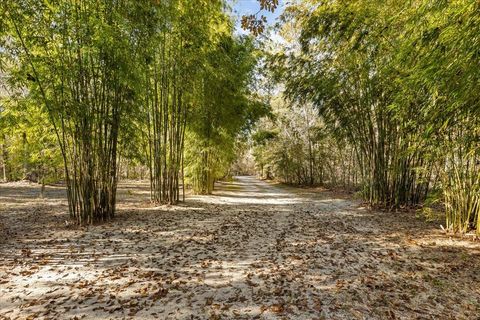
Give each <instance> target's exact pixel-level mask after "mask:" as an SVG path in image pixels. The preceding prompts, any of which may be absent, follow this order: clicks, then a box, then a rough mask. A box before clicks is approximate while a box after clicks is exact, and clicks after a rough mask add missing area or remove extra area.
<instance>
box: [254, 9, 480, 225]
mask: <svg viewBox="0 0 480 320" xmlns="http://www.w3.org/2000/svg"><path fill="white" fill-rule="evenodd" d="M479 13H480V4H479V3H478V1H474V0H468V1H440V0H434V1H407V2H405V1H394V0H389V1H376V2H375V1H374V2H372V1H363V0H355V1H328V2H324V1H316V0H309V1H302V2H298V3H297V4H295V5H292V6H290V7H288V8H287V9H286V11H285V13H284V16H283V19H282V20H283V23H282V26H281V27H280V31H279V32H280V33H281V34H282V35H283V36H284V39H286V44H283V45H282V46H281V48H279V49H278V48H277V49H274V50H273V51H272V57H271V59H270V69H271V72H272V74H273V76H274V77H275V78H276V79H277V81H278V82H279V83H280V84H281V85H282V86H284V88H285V90H284V92H283V98H285V99H286V102H284V104H286V105H287V107H288V106H290V107H289V108H290V109H291V110H293V111H294V113H296V114H298V115H299V116H301V114H302V112H304V111H305V110H308V105H312V106H313V107H314V108H315V109H316V110H317V111H318V115H310V116H307V120H308V119H310V120H309V121H310V122H312V123H311V125H308V124H307V123H304V124H303V125H301V123H302V121H301V120H297V121H296V124H295V125H294V126H293V127H296V128H299V127H302V128H303V129H297V131H298V132H297V133H296V134H297V137H301V136H304V138H301V139H299V138H295V139H294V140H295V141H296V142H298V143H297V144H300V146H299V147H298V148H297V149H293V150H292V151H290V152H284V151H283V150H285V149H286V148H288V147H293V146H294V145H293V144H292V143H288V139H287V138H285V137H286V135H285V134H287V136H288V134H290V135H292V134H295V130H292V129H291V128H292V126H291V125H289V124H288V122H291V117H290V120H289V121H287V122H286V123H285V121H283V123H282V121H281V118H280V120H279V119H278V117H277V118H276V119H275V120H274V125H273V130H265V128H268V126H267V127H265V126H263V127H262V130H258V132H257V134H256V135H257V137H258V139H257V141H256V142H255V144H256V146H257V147H256V150H257V151H256V152H257V154H256V158H257V162H258V161H259V159H260V161H261V160H262V159H265V158H267V161H264V163H263V166H264V165H265V163H266V164H268V166H269V167H270V168H273V171H274V174H275V175H276V176H279V177H282V178H283V180H285V181H287V182H296V183H301V184H311V183H312V182H316V183H321V182H322V178H321V176H322V174H321V173H320V172H321V171H322V170H323V169H321V170H319V171H318V172H317V173H314V174H312V173H313V172H314V170H312V169H310V168H311V165H312V161H317V162H316V163H317V164H316V166H317V167H318V168H324V167H325V166H327V168H329V169H328V170H329V171H330V172H331V174H330V175H331V176H342V175H343V172H344V171H345V168H349V167H350V173H349V174H350V175H351V174H352V172H357V173H358V180H357V181H356V182H355V184H356V185H357V186H358V187H360V188H361V193H362V195H363V198H364V199H365V200H366V201H368V202H369V203H370V204H371V205H373V206H377V207H384V208H388V209H399V208H405V207H418V206H422V205H423V206H424V209H427V207H428V206H429V205H430V204H432V203H438V202H441V203H444V206H445V210H446V228H447V229H448V230H450V231H455V232H466V231H468V230H470V229H476V231H477V233H480V131H479V130H480V122H479V121H480V105H479V102H478V101H480V100H479V96H478V94H479V90H478V88H479V83H480V82H479V80H480V79H479V77H480V73H479V72H478V65H479V61H480V55H479V51H478V48H479V47H480V46H479V45H480V43H479V41H480V40H479V38H478V34H479V31H480V14H479ZM298 108H300V109H298ZM295 110H297V111H295ZM301 110H304V111H301ZM278 112H280V111H278ZM278 112H277V115H278V114H279V113H278ZM280 115H281V112H280ZM303 122H305V121H303ZM270 123H272V122H271V121H270ZM289 127H290V129H289ZM278 128H283V129H278ZM282 130H286V131H284V133H282ZM302 130H303V131H302ZM307 132H312V133H313V132H316V133H315V134H316V135H317V137H316V138H314V139H312V136H311V134H310V136H309V135H308V134H306V133H307ZM282 135H283V137H282ZM325 137H327V138H328V139H326V138H325ZM266 138H268V139H267V141H270V142H269V143H267V146H268V147H267V148H265V147H264V146H263V145H265V142H264V141H266V140H265V139H266ZM329 139H333V141H332V140H329ZM262 141H263V142H262ZM282 141H284V142H287V145H286V146H284V147H281V148H280V149H279V150H278V151H279V153H282V154H283V159H284V160H283V161H284V162H285V163H289V165H287V164H285V163H284V164H279V163H278V161H279V157H273V159H272V158H270V160H269V159H268V155H269V151H265V150H264V149H267V150H268V149H271V148H272V145H275V144H276V145H279V144H281V142H282ZM301 141H304V142H301ZM328 141H330V143H332V142H333V144H332V145H331V147H329V148H328V150H330V151H331V152H329V154H327V155H326V156H320V157H316V156H313V157H312V153H311V151H310V152H309V151H308V150H311V146H312V142H313V143H314V144H317V145H319V144H324V143H326V142H328ZM309 148H310V149H309ZM286 150H288V149H286ZM319 150H321V148H320V149H318V150H317V151H315V152H316V154H319V152H320V151H319ZM332 154H343V156H342V157H341V158H339V159H337V160H333V162H332V161H331V160H329V159H332ZM302 155H303V156H302ZM302 157H303V159H304V160H302ZM333 158H335V157H333ZM315 159H316V160H315ZM292 161H293V162H292ZM319 161H320V162H319ZM328 162H330V163H331V165H329V164H328ZM289 166H290V168H291V170H288V172H285V168H288V167H289ZM352 167H353V168H354V169H353V171H352V169H351V168H352ZM302 170H303V173H302ZM347 170H349V169H347ZM292 175H294V176H295V178H293V179H292ZM332 179H334V178H330V179H329V180H331V181H333V180H332ZM331 181H330V182H329V183H331ZM337 181H338V179H337ZM337 184H338V183H337Z"/></svg>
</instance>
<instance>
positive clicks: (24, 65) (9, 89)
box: [0, 0, 258, 224]
mask: <svg viewBox="0 0 480 320" xmlns="http://www.w3.org/2000/svg"><path fill="white" fill-rule="evenodd" d="M1 18H2V19H1V21H2V22H1V26H0V27H1V30H2V33H1V39H0V41H1V48H2V50H1V52H0V54H1V58H2V64H1V65H0V68H1V70H2V80H4V79H5V81H4V82H3V81H2V82H3V84H2V95H1V105H2V107H1V110H0V111H1V115H2V120H5V121H2V125H1V128H0V130H2V160H3V170H4V178H5V180H8V179H15V177H17V179H18V178H26V177H27V176H28V175H30V176H31V175H32V174H33V175H35V176H40V175H41V176H42V181H46V180H45V179H44V178H45V177H49V178H50V179H52V180H54V179H57V180H58V179H64V180H65V182H66V185H67V191H68V192H67V193H68V203H69V210H70V214H71V216H72V218H73V219H74V220H75V221H76V222H77V223H78V224H92V223H96V222H101V221H105V220H109V219H112V218H113V217H114V214H115V203H116V199H115V197H116V189H117V183H118V179H119V172H120V170H121V168H120V165H121V164H122V163H125V161H122V160H124V159H126V158H128V159H129V161H130V160H131V161H132V162H134V163H136V165H137V167H138V166H141V167H146V168H148V172H149V176H150V184H151V199H152V201H154V202H156V203H169V204H175V203H177V202H178V201H179V200H180V199H181V195H183V197H184V192H185V191H184V188H185V184H186V183H189V182H188V181H194V185H195V186H196V187H195V191H198V192H211V190H212V187H209V186H207V184H209V183H210V184H211V182H210V181H211V180H212V179H214V178H217V179H218V178H220V177H221V176H223V175H225V174H226V170H227V168H228V163H229V162H231V161H233V154H234V143H233V141H234V140H235V138H236V136H237V135H238V134H239V133H240V131H241V130H242V129H243V128H244V127H245V124H246V123H247V122H248V121H250V120H252V121H254V119H253V118H251V117H253V116H254V115H253V113H251V112H249V111H248V110H251V109H252V108H253V106H255V105H258V102H256V100H255V99H254V98H253V96H252V95H251V94H250V91H249V89H248V86H249V79H250V77H249V75H250V73H251V71H252V68H253V67H254V65H255V59H256V58H255V56H256V54H255V48H254V46H253V45H252V43H251V41H250V40H248V39H246V38H241V37H239V36H234V35H233V22H232V20H231V18H230V16H229V15H228V13H227V11H226V3H225V2H223V1H220V0H218V1H211V0H209V1H206V0H204V1H188V0H174V1H131V0H102V1H93V0H50V1H29V0H24V1H9V0H8V1H6V2H4V3H2V12H1ZM219 54H222V55H223V59H224V60H225V61H230V62H229V63H227V62H225V63H218V61H217V60H216V58H217V57H218V55H219ZM233 61H239V62H240V65H241V66H242V67H241V68H237V67H236V65H235V64H234V63H233ZM242 61H244V62H242ZM215 90H222V93H223V95H220V96H216V97H215V99H214V98H212V94H213V92H214V91H215ZM207 109H210V110H212V113H211V114H210V115H209V116H205V113H206V110H207ZM213 111H215V112H217V114H213ZM26 114H34V115H36V116H35V117H34V118H35V119H36V120H28V121H29V122H27V119H28V117H27V118H24V116H25V115H26ZM222 114H230V115H231V114H239V115H240V116H239V117H238V121H235V123H233V124H232V125H229V124H228V123H223V122H222V123H221V125H222V126H223V129H219V128H218V127H216V126H217V125H219V123H220V122H221V121H223V120H224V119H219V118H218V117H221V116H222ZM32 121H39V122H38V123H32ZM29 126H31V127H29ZM39 126H40V128H43V131H42V136H44V137H45V138H44V139H43V140H44V144H43V146H42V145H40V146H38V144H39V143H38V142H37V141H35V136H34V134H35V133H34V131H33V128H38V127H39ZM42 126H43V127H42ZM206 126H209V127H210V129H211V130H223V131H224V132H223V133H222V136H223V139H221V140H220V141H219V140H218V139H217V140H215V139H212V136H211V133H212V132H213V131H211V130H210V131H209V132H206V131H205V130H203V129H200V128H205V127H206ZM13 128H14V129H15V130H12V129H13ZM36 130H38V129H36ZM17 137H18V138H17ZM22 137H23V138H22ZM189 137H191V139H195V141H194V142H188V141H187V140H188V138H189ZM16 141H23V142H22V143H21V144H20V145H21V146H23V147H22V148H21V149H22V150H23V151H22V153H21V154H22V156H20V157H19V158H20V159H15V158H14V157H13V154H14V153H15V147H16V145H17V144H16ZM201 141H204V142H201ZM187 143H190V144H191V145H194V146H197V147H198V148H197V150H196V152H195V153H194V154H190V155H189V158H188V159H187V160H188V161H189V167H188V168H185V160H186V159H184V148H185V145H186V144H187ZM55 144H58V146H59V147H58V149H57V148H55V147H54V146H55ZM216 144H223V145H221V146H220V145H216ZM47 145H48V146H49V147H51V148H53V151H51V152H50V153H48V154H47V152H48V150H49V149H48V148H43V147H45V146H47ZM34 146H35V147H34ZM212 148H218V149H222V150H223V151H224V153H223V154H217V155H216V156H217V158H218V159H217V162H218V165H217V164H216V163H210V164H208V169H205V170H206V172H209V173H208V174H209V178H208V180H205V181H203V180H201V179H200V178H199V177H200V176H202V175H204V172H200V171H198V170H196V169H195V170H193V171H192V170H190V171H191V172H190V171H189V168H190V167H195V166H197V167H198V166H199V165H197V164H202V165H205V154H209V153H210V152H211V151H210V150H212ZM34 158H35V159H36V161H33V159H34ZM18 162H21V163H23V164H24V165H23V167H24V170H20V169H19V167H18V166H16V163H18ZM53 163H54V164H55V166H56V167H58V165H59V164H60V163H61V164H63V168H64V173H63V175H62V174H61V173H58V172H57V171H55V177H56V178H52V176H53V175H52V173H50V174H49V173H48V172H44V171H42V170H41V169H42V168H45V167H48V166H49V165H50V166H51V165H52V164H53ZM127 163H128V162H127ZM119 164H120V165H119ZM220 164H221V165H220ZM218 166H220V167H219V168H217V167H218ZM205 170H204V171H205ZM185 171H187V172H188V173H189V174H188V176H187V175H185ZM210 172H215V174H211V173H210ZM47 180H48V179H47ZM182 188H183V190H182Z"/></svg>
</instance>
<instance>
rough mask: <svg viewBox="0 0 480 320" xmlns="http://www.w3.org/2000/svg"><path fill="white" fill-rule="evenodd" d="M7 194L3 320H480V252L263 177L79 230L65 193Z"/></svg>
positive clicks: (132, 204)
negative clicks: (71, 219)
mask: <svg viewBox="0 0 480 320" xmlns="http://www.w3.org/2000/svg"><path fill="white" fill-rule="evenodd" d="M38 192H39V187H38V186H37V185H33V184H27V183H8V184H0V319H81V318H84V319H480V243H479V242H478V241H477V242H475V241H469V240H465V239H459V238H449V237H448V236H447V235H445V234H443V233H442V232H441V230H440V229H439V224H438V223H426V222H424V220H423V219H419V218H416V217H415V214H412V213H384V212H375V211H370V210H367V209H365V208H363V207H362V206H361V205H360V204H359V203H358V202H355V201H353V200H350V199H348V197H346V196H339V195H335V194H334V193H331V192H314V191H306V190H301V189H294V188H288V187H284V186H275V185H271V184H268V183H266V182H263V181H259V180H257V179H255V178H253V177H238V178H237V179H236V181H235V182H233V183H222V184H220V185H219V186H218V189H217V191H216V192H215V194H214V195H213V196H190V197H188V199H187V202H186V203H185V204H183V205H180V206H178V207H166V206H162V207H154V206H152V205H151V204H150V203H149V201H148V188H147V185H146V184H139V183H124V184H122V185H121V188H120V191H119V205H118V214H117V218H116V219H115V220H114V221H113V222H111V223H108V224H103V225H98V226H92V227H89V228H82V229H78V228H74V227H72V226H69V225H67V224H66V223H65V220H67V219H68V214H67V213H66V211H67V206H66V200H65V195H64V190H63V189H62V188H59V187H48V188H47V194H46V195H47V197H46V199H39V198H38Z"/></svg>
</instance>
